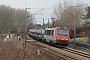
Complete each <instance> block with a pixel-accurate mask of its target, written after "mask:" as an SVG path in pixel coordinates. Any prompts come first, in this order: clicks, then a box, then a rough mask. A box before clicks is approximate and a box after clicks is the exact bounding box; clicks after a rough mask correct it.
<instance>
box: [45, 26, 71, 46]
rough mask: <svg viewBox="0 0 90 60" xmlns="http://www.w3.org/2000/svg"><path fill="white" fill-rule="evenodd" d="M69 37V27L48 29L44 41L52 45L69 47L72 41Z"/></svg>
mask: <svg viewBox="0 0 90 60" xmlns="http://www.w3.org/2000/svg"><path fill="white" fill-rule="evenodd" d="M69 35H70V34H69V29H68V28H67V27H63V26H59V27H53V28H46V29H45V32H44V40H45V41H46V42H47V43H50V44H54V45H60V46H68V41H69V40H70V37H69Z"/></svg>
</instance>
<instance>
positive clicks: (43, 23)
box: [42, 18, 44, 29]
mask: <svg viewBox="0 0 90 60" xmlns="http://www.w3.org/2000/svg"><path fill="white" fill-rule="evenodd" d="M42 29H44V18H43V27H42Z"/></svg>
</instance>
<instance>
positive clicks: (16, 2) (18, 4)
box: [0, 0, 90, 19]
mask: <svg viewBox="0 0 90 60" xmlns="http://www.w3.org/2000/svg"><path fill="white" fill-rule="evenodd" d="M59 1H60V2H62V3H63V1H64V0H0V5H2V4H4V5H9V6H11V7H13V8H20V9H25V8H26V7H28V8H49V7H53V6H54V5H56V4H57V3H58V2H59ZM67 1H68V0H67ZM72 1H73V2H74V1H76V0H72ZM81 1H83V2H84V3H88V4H90V0H81ZM29 11H31V13H35V12H36V11H38V9H31V10H29ZM52 11H53V8H50V9H47V10H45V11H44V15H43V16H42V17H44V18H45V19H48V18H50V17H51V16H50V15H51V14H52Z"/></svg>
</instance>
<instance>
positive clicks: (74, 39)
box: [74, 6, 76, 49]
mask: <svg viewBox="0 0 90 60" xmlns="http://www.w3.org/2000/svg"><path fill="white" fill-rule="evenodd" d="M74 8H75V9H74V49H75V48H76V6H74Z"/></svg>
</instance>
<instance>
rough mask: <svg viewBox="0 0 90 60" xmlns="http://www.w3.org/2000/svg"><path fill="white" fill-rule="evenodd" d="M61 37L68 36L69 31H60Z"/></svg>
mask: <svg viewBox="0 0 90 60" xmlns="http://www.w3.org/2000/svg"><path fill="white" fill-rule="evenodd" d="M58 35H59V36H68V29H58Z"/></svg>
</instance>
